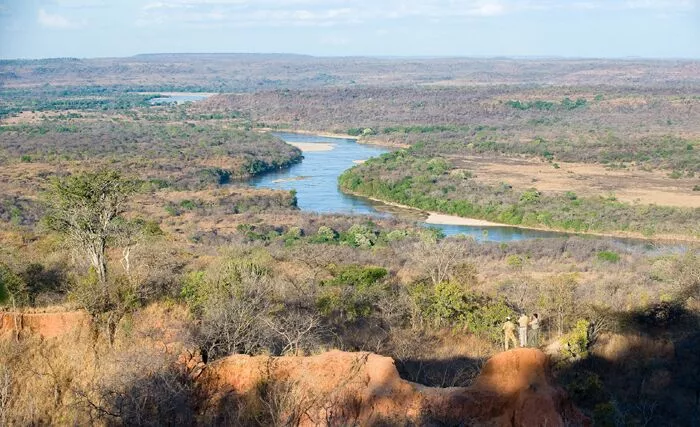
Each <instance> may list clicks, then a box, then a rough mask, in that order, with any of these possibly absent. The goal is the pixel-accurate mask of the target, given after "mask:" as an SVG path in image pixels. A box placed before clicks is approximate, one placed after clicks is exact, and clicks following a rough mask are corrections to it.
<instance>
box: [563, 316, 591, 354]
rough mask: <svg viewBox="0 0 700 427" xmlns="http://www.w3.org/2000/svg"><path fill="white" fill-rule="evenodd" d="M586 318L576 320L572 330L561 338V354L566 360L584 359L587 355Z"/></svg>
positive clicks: (588, 325)
mask: <svg viewBox="0 0 700 427" xmlns="http://www.w3.org/2000/svg"><path fill="white" fill-rule="evenodd" d="M589 327H590V322H589V321H588V320H579V321H577V322H576V326H574V328H573V330H572V331H571V332H569V334H568V335H566V336H565V337H564V338H563V339H562V346H561V354H562V356H564V357H565V358H566V359H568V360H577V359H585V358H586V357H588V345H589V340H588V338H589V337H588V328H589Z"/></svg>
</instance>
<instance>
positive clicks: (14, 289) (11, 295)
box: [0, 263, 29, 306]
mask: <svg viewBox="0 0 700 427" xmlns="http://www.w3.org/2000/svg"><path fill="white" fill-rule="evenodd" d="M3 301H5V302H8V303H10V304H11V305H12V306H15V305H17V306H23V305H25V304H27V303H28V302H29V292H28V290H27V284H26V283H25V282H24V280H22V278H21V277H20V276H19V275H17V274H16V273H15V272H13V271H12V270H11V269H10V267H8V266H7V265H5V264H1V263H0V302H3Z"/></svg>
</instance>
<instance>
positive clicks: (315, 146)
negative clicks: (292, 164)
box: [287, 142, 335, 152]
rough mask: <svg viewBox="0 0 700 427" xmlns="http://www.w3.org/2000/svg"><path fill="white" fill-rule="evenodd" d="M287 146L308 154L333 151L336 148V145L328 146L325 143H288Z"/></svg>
mask: <svg viewBox="0 0 700 427" xmlns="http://www.w3.org/2000/svg"><path fill="white" fill-rule="evenodd" d="M287 144H289V145H293V146H295V147H297V148H298V149H300V150H301V151H307V152H313V151H331V150H333V149H334V148H335V145H333V144H327V143H325V142H287Z"/></svg>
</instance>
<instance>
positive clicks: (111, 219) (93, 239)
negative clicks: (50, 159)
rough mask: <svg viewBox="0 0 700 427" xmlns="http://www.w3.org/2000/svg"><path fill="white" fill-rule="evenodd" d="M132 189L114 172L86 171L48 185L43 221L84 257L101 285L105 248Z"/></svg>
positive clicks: (131, 185)
mask: <svg viewBox="0 0 700 427" xmlns="http://www.w3.org/2000/svg"><path fill="white" fill-rule="evenodd" d="M135 189H136V186H135V184H134V182H132V181H129V180H126V179H124V178H122V177H121V175H120V174H119V172H116V171H100V172H87V173H82V174H78V175H72V176H69V177H67V178H64V179H54V180H53V181H52V182H51V191H50V192H49V203H50V205H49V206H50V208H49V212H48V214H47V217H46V222H47V224H48V226H49V228H50V229H52V230H55V231H58V232H60V233H62V234H64V235H65V236H66V238H67V239H68V241H69V242H70V243H71V245H72V246H73V247H74V248H75V249H76V250H77V252H78V253H80V254H82V255H83V256H84V257H85V259H86V260H87V261H88V262H89V264H90V265H91V266H92V268H94V270H95V273H96V274H97V279H98V281H99V283H100V284H101V285H102V286H104V285H106V283H107V259H106V256H105V253H106V250H107V245H108V243H109V242H110V239H112V238H114V237H116V236H117V234H118V233H119V230H120V229H121V228H120V226H119V219H120V215H121V214H122V213H123V212H124V209H125V205H126V202H127V200H128V199H129V196H130V195H131V194H132V193H133V192H134V191H135Z"/></svg>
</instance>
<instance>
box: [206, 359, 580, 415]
mask: <svg viewBox="0 0 700 427" xmlns="http://www.w3.org/2000/svg"><path fill="white" fill-rule="evenodd" d="M200 381H201V383H202V385H204V388H205V389H206V390H208V391H209V392H211V395H210V396H209V400H210V404H211V405H210V408H211V411H213V413H216V414H221V413H224V412H225V408H222V407H221V406H222V405H227V404H228V402H230V401H231V399H230V398H231V397H232V396H236V397H238V398H240V397H245V396H252V395H255V394H256V393H260V389H261V387H266V388H268V389H269V388H270V387H274V388H275V389H276V390H283V391H284V392H285V393H286V396H285V397H284V399H282V400H284V401H287V402H290V401H291V402H294V405H290V407H291V406H295V407H298V408H302V409H301V410H300V411H298V413H286V414H285V417H288V418H294V417H298V419H299V421H300V422H301V425H308V426H311V425H327V424H331V425H339V424H343V425H345V424H353V423H359V424H360V425H374V424H377V423H379V424H381V423H388V424H390V425H395V424H398V425H406V424H408V425H412V424H420V425H431V424H441V423H447V424H450V425H451V424H460V425H489V426H549V427H551V426H564V425H567V426H571V425H589V424H590V422H589V420H588V419H587V418H585V417H584V416H583V415H582V414H581V413H580V412H579V411H578V409H576V408H575V407H574V406H573V404H572V403H571V402H570V401H569V400H568V399H567V397H566V395H565V393H564V391H563V390H562V389H561V388H559V387H557V386H556V385H555V384H554V383H553V380H552V377H551V375H550V373H549V365H548V361H547V358H546V356H545V355H544V353H542V352H541V351H539V350H535V349H517V350H511V351H508V352H505V353H501V354H498V355H496V356H494V357H493V358H491V359H490V360H489V361H488V362H487V364H486V366H485V367H484V369H483V371H482V373H481V375H480V376H479V377H478V379H477V380H476V382H475V384H474V385H473V386H472V387H469V388H445V389H440V388H431V387H425V386H421V385H419V384H415V383H411V382H409V381H406V380H403V379H401V378H400V377H399V374H398V372H397V370H396V367H395V366H394V361H393V359H391V358H388V357H383V356H379V355H376V354H371V353H347V352H341V351H331V352H328V353H324V354H321V355H317V356H311V357H267V356H257V357H251V356H245V355H234V356H230V357H228V358H226V359H222V360H220V361H217V362H214V363H212V364H211V365H209V366H208V367H207V368H206V369H205V370H204V372H203V374H202V376H201V377H200ZM278 399H279V397H278Z"/></svg>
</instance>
